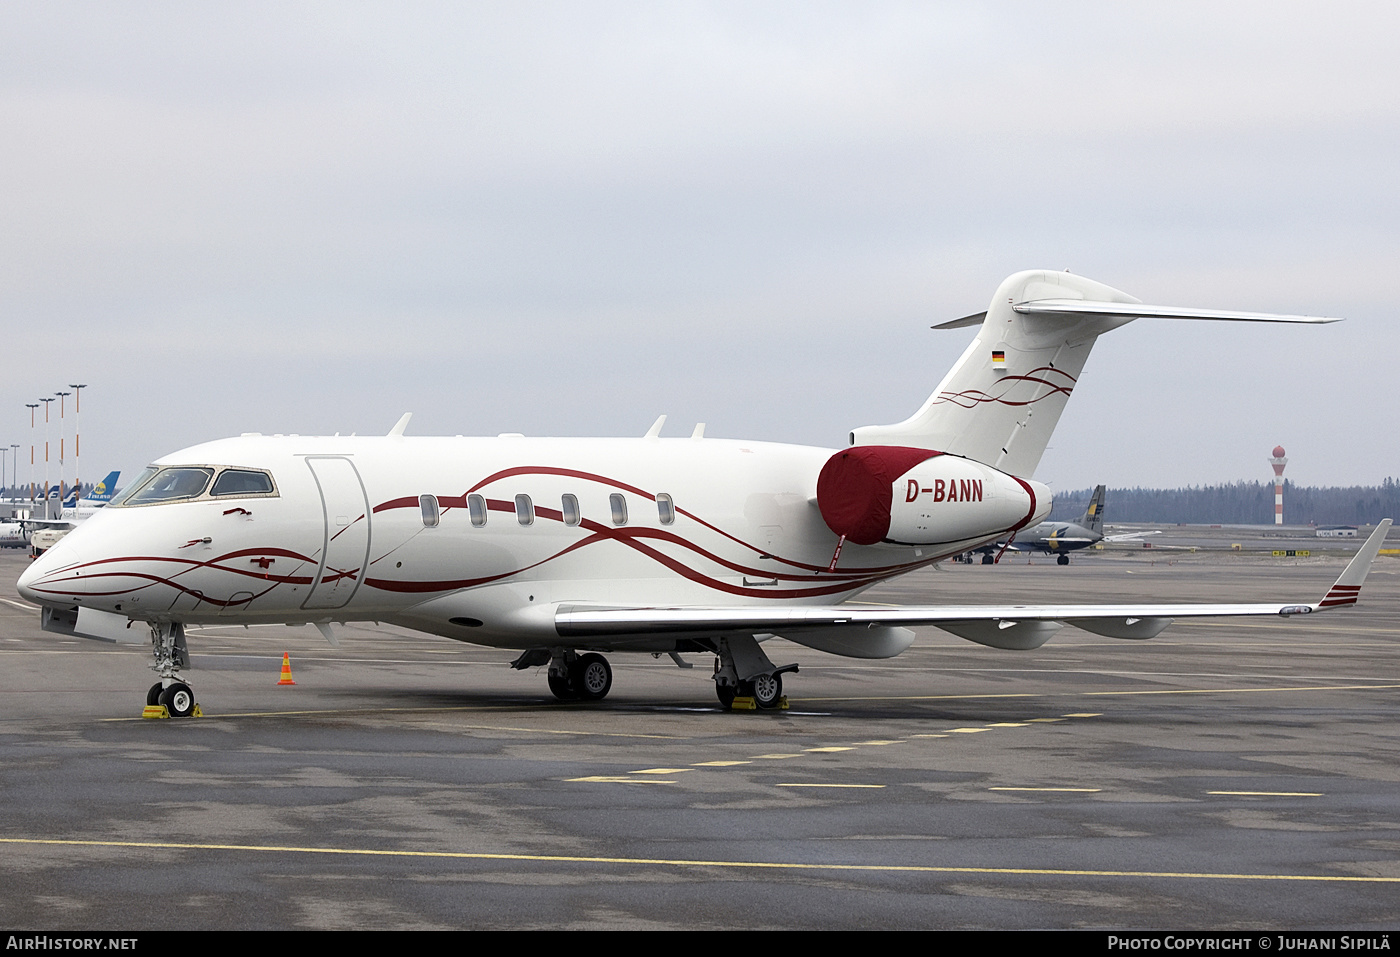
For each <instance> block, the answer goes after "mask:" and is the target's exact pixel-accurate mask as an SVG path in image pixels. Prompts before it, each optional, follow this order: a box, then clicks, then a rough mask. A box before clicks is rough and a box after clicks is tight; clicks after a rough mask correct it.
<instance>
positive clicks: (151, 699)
mask: <svg viewBox="0 0 1400 957" xmlns="http://www.w3.org/2000/svg"><path fill="white" fill-rule="evenodd" d="M164 690H165V685H163V684H161V683H160V682H159V681H157V682H156V683H155V684H153V685H151V690H150V691H147V692H146V704H148V705H153V704H160V693H161V692H162V691H164Z"/></svg>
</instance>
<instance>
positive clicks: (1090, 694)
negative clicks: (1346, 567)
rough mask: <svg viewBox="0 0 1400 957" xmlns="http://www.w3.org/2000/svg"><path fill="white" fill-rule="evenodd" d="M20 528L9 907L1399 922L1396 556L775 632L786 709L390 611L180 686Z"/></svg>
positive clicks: (766, 922)
mask: <svg viewBox="0 0 1400 957" xmlns="http://www.w3.org/2000/svg"><path fill="white" fill-rule="evenodd" d="M1159 538H1161V539H1167V538H1168V536H1165V535H1164V536H1159ZM1358 545H1359V542H1341V543H1328V544H1327V547H1326V549H1327V550H1320V551H1319V552H1315V553H1314V556H1313V557H1310V558H1307V559H1301V560H1300V559H1296V558H1287V559H1282V558H1272V557H1270V556H1269V555H1268V554H1267V552H1263V553H1261V552H1260V551H1258V550H1256V551H1254V552H1253V553H1246V554H1239V555H1235V554H1229V553H1222V552H1200V553H1181V554H1180V555H1175V554H1166V553H1164V552H1162V551H1160V550H1157V549H1152V550H1142V551H1137V552H1134V551H1130V550H1124V551H1119V552H1113V551H1110V552H1105V553H1102V554H1097V555H1084V554H1083V553H1080V554H1077V555H1076V556H1075V558H1074V562H1073V564H1071V565H1069V566H1067V567H1060V566H1056V565H1055V564H1054V563H1053V560H1052V559H1046V558H1044V557H1040V558H1036V559H1033V560H1031V561H1030V562H1027V560H1026V559H1025V558H1024V557H1016V558H1012V557H1009V556H1008V558H1007V560H1006V561H1004V562H1003V563H1002V564H1000V565H997V566H982V565H971V566H958V565H945V566H942V567H939V568H936V569H930V570H927V571H925V572H922V573H919V574H916V575H912V576H909V577H906V578H904V579H901V580H899V581H896V582H894V583H891V584H890V585H887V586H885V587H883V588H881V589H879V590H878V591H872V592H870V593H867V594H866V595H865V596H863V600H866V601H876V602H898V603H909V602H919V603H933V602H938V601H957V602H959V603H963V602H1003V603H1004V602H1007V601H1027V602H1036V601H1051V600H1053V601H1057V602H1061V601H1085V602H1093V601H1134V600H1156V601H1178V600H1179V601H1271V600H1275V599H1278V600H1285V601H1286V600H1300V601H1307V600H1315V599H1316V598H1318V597H1321V595H1322V594H1323V592H1324V591H1325V590H1326V589H1327V587H1328V586H1329V585H1330V584H1331V583H1332V581H1333V580H1334V579H1335V577H1336V576H1337V575H1338V574H1339V573H1340V571H1341V568H1342V566H1343V564H1344V562H1345V555H1346V554H1347V553H1349V552H1350V551H1352V550H1354V549H1355V548H1356V547H1357V546H1358ZM25 561H26V560H25V559H24V557H23V556H22V555H19V554H17V553H9V554H3V555H0V595H4V596H6V599H5V600H4V601H3V602H0V689H3V694H0V924H3V925H5V926H7V927H10V928H16V929H18V928H26V929H30V930H41V931H47V932H56V931H64V930H132V931H135V930H155V929H186V928H193V929H206V928H207V929H213V928H248V929H282V928H326V929H401V928H495V929H532V928H556V929H560V928H569V929H590V928H712V929H730V928H793V929H814V928H816V929H827V928H830V929H860V928H872V929H873V928H881V929H883V928H889V929H895V928H1123V929H1126V928H1169V929H1186V928H1192V929H1226V928H1248V929H1264V930H1268V929H1275V930H1277V929H1293V930H1299V929H1306V928H1312V929H1322V928H1331V929H1355V930H1376V929H1393V928H1395V927H1396V926H1397V924H1400V787H1398V786H1397V782H1400V721H1398V720H1397V719H1400V631H1398V630H1397V623H1400V559H1397V558H1391V557H1382V558H1380V559H1379V560H1378V561H1377V563H1376V566H1375V568H1374V569H1373V571H1372V573H1371V577H1370V578H1369V579H1368V581H1367V584H1366V587H1365V589H1364V590H1363V592H1362V596H1361V604H1360V605H1358V606H1357V607H1355V608H1352V609H1345V610H1342V611H1338V612H1334V613H1328V614H1325V615H1317V616H1312V617H1309V618H1294V619H1291V620H1284V619H1275V618H1265V619H1243V620H1241V619H1236V620H1228V621H1197V622H1191V623H1178V624H1176V625H1173V626H1172V627H1171V628H1170V629H1168V631H1167V632H1166V633H1165V634H1163V635H1162V636H1161V637H1158V638H1155V639H1153V640H1151V641H1143V642H1139V641H1115V640H1112V639H1106V638H1099V637H1096V636H1093V635H1089V634H1087V633H1084V632H1079V631H1077V630H1075V629H1073V628H1068V627H1067V628H1065V629H1064V630H1063V631H1062V632H1060V634H1059V635H1057V636H1056V638H1054V639H1053V640H1052V641H1051V642H1050V643H1049V644H1048V645H1046V646H1044V647H1042V648H1041V649H1039V650H1037V651H1033V652H1020V653H1017V652H1005V651H997V650H995V649H991V648H984V647H982V646H979V645H975V644H972V643H969V642H966V641H963V640H961V639H958V638H955V637H953V636H951V635H948V634H946V633H944V632H940V631H937V630H934V629H928V630H921V631H920V637H919V640H918V641H917V642H916V643H915V645H914V647H913V648H911V649H910V650H909V651H908V652H907V653H905V654H904V655H902V656H900V657H898V658H895V659H891V660H888V661H854V660H850V659H844V658H836V657H832V656H829V655H823V654H820V653H818V652H815V651H811V650H809V649H806V648H803V647H801V646H798V645H793V644H789V643H787V642H783V641H773V642H770V643H769V644H768V645H767V648H768V651H769V655H770V657H771V658H772V659H773V660H774V661H775V662H777V663H780V664H785V663H788V662H791V661H797V662H800V663H801V672H800V673H799V674H796V675H787V676H785V690H786V692H787V694H788V696H789V698H790V704H791V707H790V710H788V711H786V712H782V713H723V712H721V711H720V710H719V709H718V706H717V704H716V701H715V697H714V693H713V684H712V682H711V681H710V671H711V667H712V661H713V659H712V658H710V657H709V656H703V655H691V656H687V657H688V658H689V659H690V660H691V661H693V662H694V664H695V667H694V668H693V669H691V670H682V669H679V668H677V667H676V666H675V664H674V663H673V662H672V661H671V660H670V659H669V658H661V659H653V658H651V657H649V656H624V655H614V656H611V657H610V660H611V662H612V664H613V666H614V681H613V689H612V693H611V695H610V696H609V697H608V699H607V700H606V701H604V702H601V703H598V704H591V705H589V704H581V703H570V704H561V703H558V702H555V701H554V700H553V699H552V698H551V697H550V696H549V693H548V691H547V689H546V687H545V680H544V674H543V672H542V670H537V671H535V672H525V673H521V672H515V671H511V670H510V669H508V668H507V666H506V663H507V662H508V661H509V660H510V658H511V657H513V656H512V654H511V653H509V652H501V651H495V650H490V649H482V648H474V647H472V646H469V645H458V644H454V643H452V642H450V641H447V640H444V639H439V638H432V637H428V636H419V635H414V634H411V633H407V632H403V631H401V630H398V629H394V628H389V627H381V626H373V625H366V626H340V627H338V629H337V631H338V634H339V637H340V647H339V648H331V647H330V646H328V645H327V644H326V643H325V642H324V641H323V639H322V638H321V637H320V635H319V634H318V633H317V632H316V631H315V630H314V629H312V628H309V627H307V628H284V627H268V628H252V629H248V630H245V629H242V628H227V629H218V628H209V629H199V630H192V631H191V633H190V637H189V645H190V649H191V652H192V654H193V657H194V667H193V669H192V670H191V671H190V672H189V673H188V676H189V678H190V679H191V684H192V685H193V686H194V688H195V690H196V692H197V696H198V698H199V701H200V704H201V707H202V708H203V710H204V712H205V715H206V716H205V717H203V718H192V719H185V720H164V721H157V720H141V719H140V718H139V717H138V716H139V715H140V712H141V709H142V706H143V705H144V701H145V698H144V695H145V690H146V688H147V687H148V686H149V685H150V683H151V682H152V680H153V677H152V675H151V673H150V671H149V670H148V669H147V662H148V659H149V653H148V652H147V651H146V650H144V649H142V648H131V647H117V646H112V645H105V644H102V643H99V642H93V641H85V640H81V639H62V638H59V637H57V636H51V635H48V634H46V633H44V632H42V631H40V629H39V621H38V614H37V612H36V611H34V610H32V609H30V608H27V607H25V606H24V603H23V602H20V601H19V600H18V599H17V598H15V597H13V596H14V592H13V582H14V580H15V578H17V577H18V575H19V573H20V571H21V569H22V568H23V567H24V565H25ZM284 651H285V652H289V653H290V655H291V663H292V669H293V676H294V678H295V680H296V682H297V683H296V685H295V686H294V687H281V686H278V684H277V680H278V677H279V668H280V665H281V660H282V653H283V652H284Z"/></svg>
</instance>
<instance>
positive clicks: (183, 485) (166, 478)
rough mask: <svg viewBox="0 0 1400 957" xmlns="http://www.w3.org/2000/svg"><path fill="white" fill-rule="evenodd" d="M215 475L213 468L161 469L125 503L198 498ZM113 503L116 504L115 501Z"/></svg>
mask: <svg viewBox="0 0 1400 957" xmlns="http://www.w3.org/2000/svg"><path fill="white" fill-rule="evenodd" d="M213 477H214V470H213V469H202V468H169V469H161V470H160V471H159V472H157V473H156V474H155V476H154V477H153V478H151V479H150V481H148V482H146V483H145V484H144V485H142V486H141V487H140V488H138V489H137V490H136V491H135V492H133V493H132V494H131V495H130V496H129V497H127V498H125V499H123V500H122V503H121V504H123V505H155V504H156V503H158V502H174V501H176V500H178V499H187V498H196V497H198V496H199V494H200V493H201V492H203V491H204V489H205V488H206V487H207V486H208V485H209V480H210V479H211V478H213ZM112 504H114V505H115V504H116V503H115V502H113V503H112Z"/></svg>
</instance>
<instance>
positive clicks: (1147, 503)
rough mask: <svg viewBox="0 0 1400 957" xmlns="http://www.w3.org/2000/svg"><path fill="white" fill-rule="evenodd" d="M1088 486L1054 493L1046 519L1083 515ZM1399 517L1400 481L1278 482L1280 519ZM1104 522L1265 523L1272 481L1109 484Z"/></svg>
mask: <svg viewBox="0 0 1400 957" xmlns="http://www.w3.org/2000/svg"><path fill="white" fill-rule="evenodd" d="M1093 494H1094V490H1093V489H1089V488H1086V489H1079V490H1076V491H1071V492H1057V493H1056V494H1055V504H1054V508H1053V509H1052V511H1051V512H1050V519H1051V520H1052V521H1057V522H1065V521H1073V520H1075V519H1077V518H1078V517H1079V516H1080V515H1082V514H1084V509H1085V508H1087V507H1088V504H1089V498H1090V497H1091V496H1092V495H1093ZM1383 518H1394V519H1400V481H1396V480H1395V479H1393V478H1388V479H1386V480H1385V481H1384V482H1382V483H1381V484H1380V485H1352V486H1347V487H1335V486H1332V487H1318V486H1312V485H1294V484H1293V483H1292V482H1290V481H1288V480H1287V479H1285V480H1284V483H1283V520H1284V522H1285V523H1286V524H1289V525H1374V524H1375V523H1376V522H1378V521H1380V520H1381V519H1383ZM1104 520H1105V521H1107V522H1110V523H1112V522H1162V523H1167V524H1172V523H1186V524H1190V525H1270V524H1273V521H1274V485H1273V483H1272V482H1235V483H1233V484H1230V485H1204V486H1192V487H1190V488H1173V489H1161V488H1109V489H1108V492H1107V494H1106V496H1105V498H1104Z"/></svg>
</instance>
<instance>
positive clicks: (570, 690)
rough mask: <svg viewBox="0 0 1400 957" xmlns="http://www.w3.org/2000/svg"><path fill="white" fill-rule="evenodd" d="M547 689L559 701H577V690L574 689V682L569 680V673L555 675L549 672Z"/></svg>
mask: <svg viewBox="0 0 1400 957" xmlns="http://www.w3.org/2000/svg"><path fill="white" fill-rule="evenodd" d="M549 690H550V692H551V693H552V694H553V695H554V697H556V698H558V699H559V700H560V701H577V700H578V692H577V691H575V690H574V683H573V682H572V681H571V680H570V675H556V674H555V673H554V672H552V671H551V672H550V673H549Z"/></svg>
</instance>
